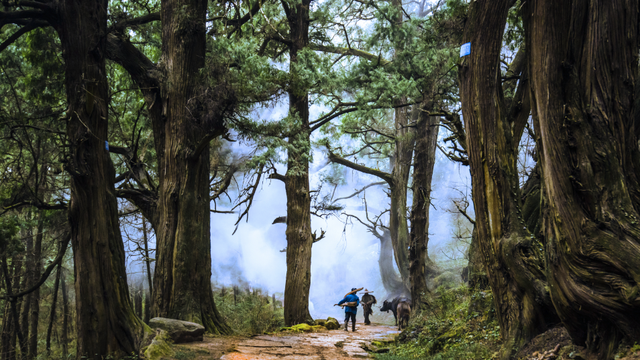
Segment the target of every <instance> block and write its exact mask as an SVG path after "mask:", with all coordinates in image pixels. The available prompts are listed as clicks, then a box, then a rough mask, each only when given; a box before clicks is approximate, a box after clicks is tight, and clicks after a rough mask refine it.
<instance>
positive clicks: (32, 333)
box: [25, 210, 44, 359]
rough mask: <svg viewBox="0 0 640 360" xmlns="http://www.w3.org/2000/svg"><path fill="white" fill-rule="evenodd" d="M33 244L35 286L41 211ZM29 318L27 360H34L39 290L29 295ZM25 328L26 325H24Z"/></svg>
mask: <svg viewBox="0 0 640 360" xmlns="http://www.w3.org/2000/svg"><path fill="white" fill-rule="evenodd" d="M36 231H37V233H36V237H35V241H34V243H33V258H34V267H33V274H32V277H31V284H32V285H33V284H35V283H37V282H38V280H39V279H40V274H41V273H42V238H43V237H44V213H43V211H42V210H40V212H39V213H38V227H37V230H36ZM30 295H31V305H30V307H31V318H30V323H29V327H30V330H29V337H28V345H29V352H28V357H27V358H28V359H35V358H36V357H37V356H38V323H39V322H40V288H39V287H38V289H36V290H35V291H34V292H32V293H31V294H30ZM25 327H26V324H25Z"/></svg>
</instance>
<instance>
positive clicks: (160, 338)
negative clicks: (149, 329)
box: [144, 331, 174, 360]
mask: <svg viewBox="0 0 640 360" xmlns="http://www.w3.org/2000/svg"><path fill="white" fill-rule="evenodd" d="M173 355H174V352H173V350H171V339H170V338H169V336H168V334H167V333H166V332H165V331H160V332H159V333H158V335H156V337H155V338H154V339H153V340H152V341H151V344H149V346H147V348H146V349H145V350H144V356H145V358H146V359H148V360H159V359H162V358H164V357H171V356H173Z"/></svg>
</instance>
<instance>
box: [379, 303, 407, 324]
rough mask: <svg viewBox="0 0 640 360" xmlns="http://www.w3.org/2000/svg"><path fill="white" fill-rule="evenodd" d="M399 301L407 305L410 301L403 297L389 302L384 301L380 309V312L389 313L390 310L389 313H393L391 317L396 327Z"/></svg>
mask: <svg viewBox="0 0 640 360" xmlns="http://www.w3.org/2000/svg"><path fill="white" fill-rule="evenodd" d="M400 301H405V302H408V303H409V304H411V300H409V299H407V298H405V297H400V296H399V297H397V298H395V299H393V300H391V301H389V300H385V301H384V302H383V303H382V307H381V308H380V311H385V312H387V313H388V312H389V310H391V312H392V313H393V317H394V318H395V319H396V325H398V303H399V302H400Z"/></svg>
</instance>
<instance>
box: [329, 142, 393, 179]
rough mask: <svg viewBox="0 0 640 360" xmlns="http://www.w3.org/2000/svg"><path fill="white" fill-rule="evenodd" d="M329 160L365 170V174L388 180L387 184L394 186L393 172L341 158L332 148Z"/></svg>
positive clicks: (354, 168)
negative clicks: (389, 172)
mask: <svg viewBox="0 0 640 360" xmlns="http://www.w3.org/2000/svg"><path fill="white" fill-rule="evenodd" d="M329 161H331V162H332V163H336V164H340V165H344V166H346V167H348V168H350V169H353V170H356V171H360V172H363V173H365V174H369V175H373V176H377V177H379V178H380V179H382V180H384V181H386V182H387V184H389V186H393V177H392V176H391V174H388V173H386V172H384V171H380V170H375V169H371V168H369V167H366V166H364V165H360V164H356V163H354V162H352V161H349V160H347V159H344V158H341V157H340V156H338V155H336V154H334V153H332V152H331V150H329Z"/></svg>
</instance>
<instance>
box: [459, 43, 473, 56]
mask: <svg viewBox="0 0 640 360" xmlns="http://www.w3.org/2000/svg"><path fill="white" fill-rule="evenodd" d="M469 54H471V43H466V44H462V46H460V57H463V56H467V55H469Z"/></svg>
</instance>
